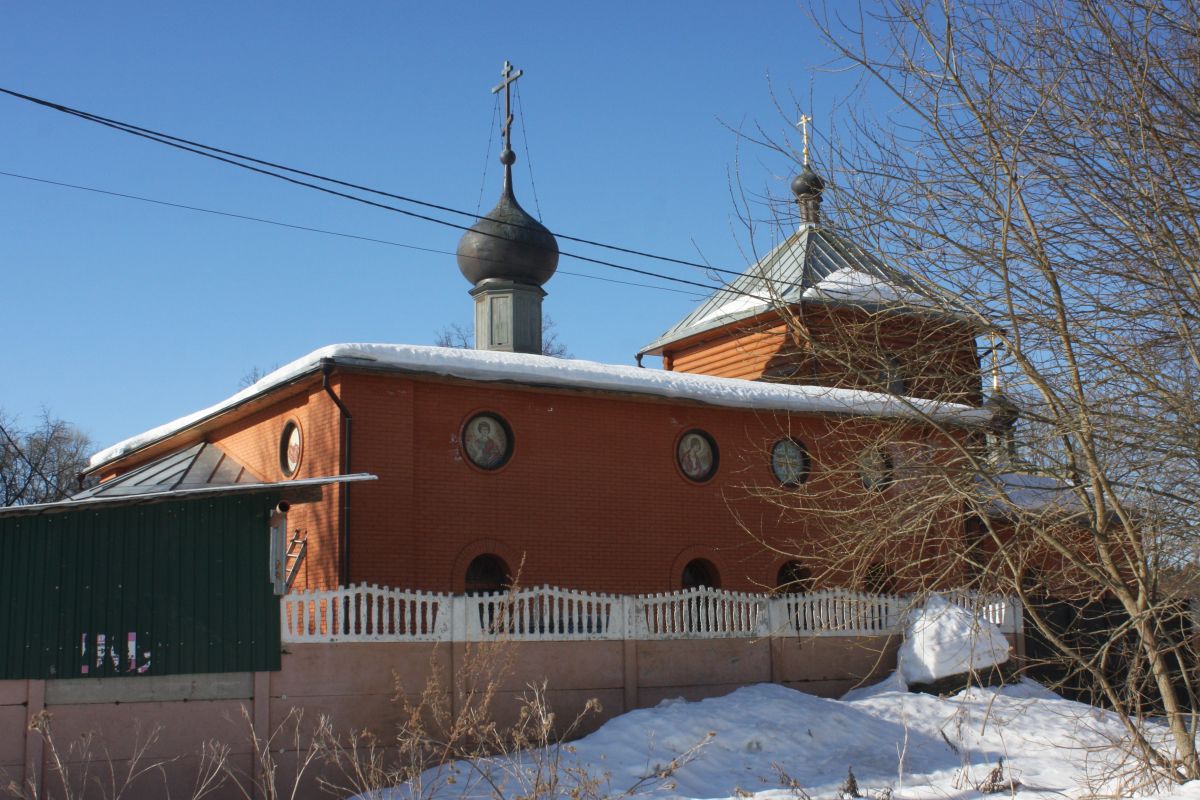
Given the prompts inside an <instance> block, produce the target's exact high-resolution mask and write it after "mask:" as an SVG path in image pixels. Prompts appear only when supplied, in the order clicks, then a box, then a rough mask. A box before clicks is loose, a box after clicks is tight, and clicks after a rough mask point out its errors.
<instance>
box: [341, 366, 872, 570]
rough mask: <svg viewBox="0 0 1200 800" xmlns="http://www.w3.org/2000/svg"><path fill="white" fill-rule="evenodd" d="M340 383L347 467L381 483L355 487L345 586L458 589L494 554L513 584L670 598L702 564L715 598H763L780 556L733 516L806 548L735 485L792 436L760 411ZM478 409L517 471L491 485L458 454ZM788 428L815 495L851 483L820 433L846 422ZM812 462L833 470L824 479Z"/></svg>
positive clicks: (355, 380)
mask: <svg viewBox="0 0 1200 800" xmlns="http://www.w3.org/2000/svg"><path fill="white" fill-rule="evenodd" d="M343 385H344V386H345V394H344V395H343V397H344V399H345V401H346V403H347V405H348V406H349V408H350V410H351V413H352V414H353V415H354V443H353V447H354V455H353V464H352V468H353V470H354V471H368V472H372V473H375V474H377V475H378V476H379V481H378V482H376V483H370V484H360V485H356V486H354V487H352V490H351V491H352V504H351V505H352V511H351V517H350V518H351V529H352V534H351V537H352V545H351V548H352V549H351V555H350V563H351V566H350V571H351V578H352V580H353V581H366V582H373V583H379V584H385V585H393V586H405V587H413V588H422V589H432V590H452V591H462V590H463V584H464V573H465V570H466V565H467V564H468V563H469V562H470V560H471V558H473V557H474V556H475V555H478V554H480V553H482V552H494V553H496V554H498V555H500V556H501V557H502V558H504V559H505V560H506V561H507V562H508V563H509V566H510V567H512V568H514V569H515V568H516V567H517V566H518V564H519V563H520V562H521V560H522V558H523V559H524V567H523V570H522V573H521V576H520V577H521V582H522V583H523V584H524V585H538V584H542V583H549V584H555V585H560V586H567V587H572V588H580V589H588V590H595V591H608V592H657V591H667V590H673V589H677V588H679V579H680V575H679V572H680V570H681V568H682V564H683V563H685V562H686V560H687V559H689V558H692V557H697V556H700V557H705V558H708V559H709V560H710V561H712V562H713V563H714V564H715V565H716V566H717V567H718V569H719V570H720V574H721V583H722V587H723V588H727V589H732V590H747V591H749V590H759V591H760V590H762V589H763V587H764V586H770V585H773V583H774V580H775V576H776V573H777V570H778V567H779V564H780V562H781V560H782V559H781V558H780V557H778V556H774V555H771V554H769V553H766V552H765V551H764V548H763V547H762V546H761V545H760V544H759V543H757V542H755V541H754V539H753V537H752V536H751V535H750V534H749V533H747V531H746V530H744V529H742V528H741V527H739V524H738V522H737V520H736V519H735V514H734V512H735V511H736V512H737V515H738V517H740V518H741V519H742V521H743V522H744V523H745V524H746V525H747V526H748V527H750V528H751V529H752V530H753V532H754V533H755V534H758V535H761V536H763V537H765V538H767V539H768V540H773V541H775V542H777V543H782V542H784V541H787V540H797V541H800V542H803V541H804V539H805V537H806V536H807V531H806V526H805V524H804V523H795V522H784V521H781V520H780V514H779V512H778V510H777V509H775V508H773V507H771V506H769V505H768V504H766V503H765V502H763V501H760V500H755V499H750V498H749V497H748V491H747V489H746V488H745V487H746V486H747V485H752V486H759V485H771V484H773V483H774V478H773V477H772V475H771V472H770V468H769V465H768V460H767V456H766V452H767V450H768V449H769V447H770V444H771V443H772V442H773V441H775V440H776V439H777V438H779V436H780V435H781V431H782V430H784V429H785V428H786V427H787V425H788V424H789V423H788V421H787V420H786V419H780V418H779V417H778V416H777V415H775V414H773V413H770V412H754V411H748V410H737V409H727V408H713V407H706V406H701V405H697V404H683V403H670V402H663V401H655V400H645V399H635V398H632V397H622V396H614V395H607V396H601V395H590V394H586V393H581V392H562V391H545V390H533V389H522V388H516V387H506V386H501V385H495V384H478V383H470V382H465V381H439V380H432V379H412V378H408V377H403V376H389V375H369V374H362V373H357V374H356V373H349V374H345V375H344V376H343ZM480 411H491V412H495V413H498V414H499V415H501V416H502V417H504V419H506V420H507V421H508V423H509V425H510V426H511V427H512V430H513V435H514V441H515V444H514V452H513V456H512V459H511V460H510V461H509V462H508V463H507V464H505V465H504V466H503V467H502V468H500V469H498V470H495V471H493V472H485V471H483V470H480V469H477V468H475V467H474V466H472V465H471V464H469V463H468V462H467V460H466V459H465V457H464V455H463V454H462V450H461V448H460V445H459V435H460V430H461V428H462V426H463V424H464V423H465V422H466V421H467V420H468V419H469V418H470V417H471V416H473V415H474V414H476V413H478V412H480ZM790 424H791V433H792V435H793V436H798V437H799V438H801V439H804V440H806V441H808V442H810V447H811V448H812V450H813V455H814V458H815V460H816V462H817V464H818V467H817V469H816V470H814V474H813V484H812V488H813V490H814V491H820V490H821V489H822V488H824V487H822V484H821V482H822V481H831V480H839V481H846V480H848V479H853V478H852V476H851V477H850V478H848V476H847V473H846V472H845V471H844V464H845V462H846V461H847V460H848V459H851V458H853V455H854V453H851V452H848V451H847V448H846V447H845V446H843V445H841V444H840V442H841V441H842V440H841V438H840V437H839V436H837V435H833V434H832V433H831V430H832V429H833V427H834V426H839V425H846V424H847V423H846V420H845V419H842V418H839V419H836V420H833V421H830V420H827V419H824V418H822V417H819V416H800V415H797V416H793V417H792V419H791V422H790ZM850 424H855V423H850ZM861 424H862V425H863V426H868V425H870V424H871V423H870V422H869V421H862V423H861ZM691 428H701V429H703V430H705V431H707V432H708V433H709V434H711V435H712V436H713V437H714V438H715V440H716V441H717V443H718V446H719V448H720V469H719V471H718V473H717V475H716V477H714V478H713V479H712V480H711V481H710V482H708V483H706V484H695V483H692V482H691V481H688V480H687V479H686V478H684V477H683V475H682V474H681V473H680V472H679V470H678V468H677V467H676V464H675V446H676V442H677V439H678V437H679V436H680V435H681V434H683V433H684V432H685V431H687V430H689V429H691ZM821 462H825V463H828V464H838V465H839V466H842V467H843V470H842V471H840V472H839V473H838V474H837V475H836V477H830V475H829V473H828V471H825V472H823V471H822V469H821V467H820V464H821ZM860 488H861V487H860Z"/></svg>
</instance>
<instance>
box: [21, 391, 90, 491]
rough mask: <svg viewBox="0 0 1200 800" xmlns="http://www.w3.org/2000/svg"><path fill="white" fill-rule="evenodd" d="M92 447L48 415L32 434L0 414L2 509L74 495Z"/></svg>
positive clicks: (75, 430)
mask: <svg viewBox="0 0 1200 800" xmlns="http://www.w3.org/2000/svg"><path fill="white" fill-rule="evenodd" d="M91 447H92V443H91V440H90V439H88V437H87V435H86V434H84V433H83V432H81V431H80V430H79V429H78V428H76V427H75V426H74V425H72V424H70V423H69V422H64V421H62V420H60V419H54V418H53V417H51V416H50V414H49V413H48V412H43V413H42V416H41V419H40V420H39V421H38V424H37V426H36V427H34V428H32V429H29V430H23V429H22V428H20V427H19V426H18V425H17V423H16V421H14V420H13V419H11V418H8V417H5V416H3V414H0V505H6V506H10V505H25V504H29V503H50V502H53V501H55V500H61V499H63V498H64V497H67V496H68V495H70V494H72V493H73V492H75V491H76V490H77V489H78V488H79V487H78V477H79V474H80V473H81V472H82V471H83V469H84V467H86V466H87V461H88V459H87V456H88V453H89V451H90V450H91Z"/></svg>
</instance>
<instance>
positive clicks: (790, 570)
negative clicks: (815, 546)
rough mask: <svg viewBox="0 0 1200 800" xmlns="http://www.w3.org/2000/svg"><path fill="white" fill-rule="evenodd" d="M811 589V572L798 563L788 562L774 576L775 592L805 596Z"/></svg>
mask: <svg viewBox="0 0 1200 800" xmlns="http://www.w3.org/2000/svg"><path fill="white" fill-rule="evenodd" d="M812 588H813V576H812V572H811V571H809V569H808V568H807V567H805V566H804V565H803V564H801V563H800V562H799V561H788V562H787V563H785V564H784V565H783V566H781V567H780V568H779V574H778V575H776V576H775V590H776V591H778V592H782V593H783V594H807V593H808V592H811V591H812Z"/></svg>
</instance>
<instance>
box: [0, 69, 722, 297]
mask: <svg viewBox="0 0 1200 800" xmlns="http://www.w3.org/2000/svg"><path fill="white" fill-rule="evenodd" d="M0 93H3V94H6V95H9V96H10V97H14V98H17V99H18V100H25V101H27V102H30V103H34V104H36V105H39V106H43V107H45V108H49V109H52V110H54V111H59V112H61V113H64V114H69V115H71V116H74V117H78V118H79V119H83V120H85V121H88V122H94V123H96V124H99V125H104V126H106V127H109V128H113V129H114V130H119V131H122V132H124V133H129V134H132V135H135V136H140V137H142V138H145V139H149V140H151V141H156V142H158V143H159V144H165V145H167V146H169V147H175V148H178V149H180V150H185V151H187V152H191V153H194V154H196V155H201V156H206V157H208V158H213V159H216V160H218V161H224V162H225V163H228V164H232V165H233V166H240V167H243V168H244V169H250V170H252V171H255V172H259V173H260V174H263V175H270V176H272V177H276V178H279V179H281V180H287V181H290V182H292V183H296V184H298V185H301V186H308V187H309V188H313V189H318V190H320V191H326V192H329V193H330V194H335V195H339V196H342V197H346V198H348V199H354V200H358V201H359V202H364V203H368V204H372V203H371V201H369V200H365V199H363V198H358V197H354V196H352V195H345V194H341V193H340V192H335V191H333V190H330V189H327V188H325V187H320V186H314V185H312V184H307V183H305V182H303V181H296V180H294V179H291V178H288V177H286V176H283V175H278V174H276V173H272V172H269V171H265V170H259V169H255V168H254V167H251V166H249V165H248V164H240V163H238V162H236V161H231V160H230V159H239V160H241V161H246V162H249V163H250V164H258V165H261V166H264V167H270V168H271V169H278V170H283V171H284V172H289V173H292V174H293V175H301V176H303V177H306V178H312V179H314V180H320V181H324V182H326V183H331V184H334V185H336V186H342V187H344V188H347V189H355V190H357V191H361V192H368V193H370V194H374V195H378V196H381V197H387V198H390V199H393V200H400V201H403V202H405V203H412V204H413V205H418V206H422V207H424V208H430V209H434V210H437V211H444V212H446V213H449V214H457V215H459V216H463V217H468V218H472V219H474V218H475V217H476V216H477V215H476V214H472V213H471V212H469V211H463V210H461V209H458V208H454V207H452V206H446V205H441V204H439V203H432V202H429V201H426V200H418V199H417V198H415V197H409V196H407V195H401V194H395V193H393V192H388V191H384V190H382V189H375V188H373V187H370V186H364V185H362V184H357V183H352V182H350V181H343V180H341V179H338V178H331V177H328V176H326V175H321V174H319V173H315V172H309V171H307V170H302V169H299V168H296V167H289V166H287V165H286V164H280V163H278V162H273V161H268V160H266V159H260V158H256V157H254V156H248V155H244V154H242V153H238V152H236V151H233V150H225V149H223V148H220V147H214V146H212V145H206V144H203V143H202V142H197V141H194V140H191V139H185V138H183V137H180V136H175V135H173V134H169V133H163V132H161V131H156V130H154V129H152V128H144V127H142V126H140V125H135V124H133V123H129V122H122V121H121V120H117V119H113V118H111V117H105V116H101V115H99V114H93V113H91V112H89V111H82V110H80V109H76V108H72V107H70V106H66V105H63V104H61V103H55V102H53V101H50V100H44V99H42V98H39V97H34V96H32V95H27V94H23V93H21V92H17V91H14V90H12V89H6V88H4V87H0ZM206 151H207V152H206ZM221 156H227V157H228V158H222V157H221ZM373 205H378V206H379V207H381V208H387V209H390V210H393V211H399V212H400V213H402V214H408V215H410V216H414V217H417V218H419V219H425V220H428V221H431V222H437V223H439V224H442V225H450V226H452V227H459V228H462V227H463V226H460V225H455V224H454V223H451V222H447V221H445V220H438V219H435V218H432V217H425V216H422V215H419V214H415V213H413V212H410V211H404V210H401V209H396V208H394V207H392V206H386V205H382V204H373ZM505 224H507V225H511V226H512V227H517V228H521V227H528V226H523V225H520V224H519V223H511V222H510V223H505ZM554 235H555V236H556V237H558V238H560V239H564V240H566V241H571V242H577V243H579V244H586V245H590V246H592V247H600V248H603V249H606V250H613V251H616V252H620V253H625V254H627V255H633V256H639V257H642V258H650V259H654V260H657V261H663V262H666V263H670V264H679V265H681V266H686V267H693V268H695V269H701V270H705V271H710V272H715V273H718V274H725V275H732V276H735V277H739V276H741V274H742V270H734V269H728V268H725V267H714V266H712V265H710V264H701V263H699V262H696V261H688V260H687V259H681V258H673V257H671V256H661V255H657V254H655V253H649V252H646V251H644V250H637V249H634V248H630V247H622V246H620V245H614V244H606V243H604V242H600V241H596V240H594V239H585V238H583V237H579V236H571V235H569V234H565V233H558V232H555V234H554ZM596 263H604V262H596Z"/></svg>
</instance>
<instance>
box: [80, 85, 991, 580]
mask: <svg viewBox="0 0 1200 800" xmlns="http://www.w3.org/2000/svg"><path fill="white" fill-rule="evenodd" d="M511 79H512V78H511V77H509V76H507V75H506V83H505V84H503V85H502V86H503V87H504V90H505V91H506V92H507V82H508V81H509V80H511ZM497 88H500V87H497ZM510 124H511V115H510V116H509V117H508V118H507V120H506V122H505V129H504V139H505V145H504V149H503V151H502V152H501V154H500V161H501V163H502V164H503V166H504V183H503V188H502V190H501V194H500V199H499V201H498V203H497V204H496V206H495V208H493V209H492V210H491V211H490V212H489V213H488V214H487V215H486V216H484V217H482V218H481V219H479V220H478V222H477V223H476V224H475V225H474V226H473V227H472V228H471V229H470V230H469V231H468V232H467V233H465V235H463V237H462V240H461V242H460V244H459V247H458V254H457V259H458V264H459V268H460V270H461V271H462V274H463V276H464V277H465V278H466V279H467V281H468V282H469V284H470V285H471V287H472V288H471V289H470V290H469V295H470V297H471V298H472V300H473V303H474V309H475V337H476V343H475V348H474V349H470V350H468V349H453V348H442V347H427V346H416V345H403V344H396V345H392V344H335V345H331V346H328V347H324V348H321V349H319V350H316V351H314V352H312V353H308V354H307V355H303V356H301V357H300V358H298V359H296V360H295V361H292V362H291V363H289V364H287V365H286V366H284V367H282V368H280V369H277V370H276V371H274V372H272V373H271V374H269V375H267V376H266V377H264V378H263V379H261V380H260V381H258V382H257V383H255V384H254V385H252V386H250V387H248V388H246V389H245V390H243V391H241V392H238V393H237V394H235V395H233V396H232V397H229V398H227V399H225V400H223V401H221V402H219V403H217V404H215V405H213V406H210V407H208V408H205V409H202V410H199V411H197V412H195V413H193V414H189V415H188V416H186V417H183V418H181V419H178V420H175V421H174V422H170V423H167V424H165V425H161V426H159V427H157V428H154V429H152V430H149V431H147V432H145V433H143V434H141V435H139V436H135V437H133V438H131V439H129V440H126V441H124V442H121V443H118V444H116V445H114V446H112V447H109V448H108V449H106V450H104V451H102V452H100V453H97V454H96V455H95V456H94V457H93V458H92V461H91V465H90V467H89V470H88V472H89V474H91V475H94V476H96V477H98V478H99V481H100V482H99V484H98V485H97V486H95V487H94V488H92V489H89V490H87V491H85V492H83V493H82V494H81V495H78V496H76V498H74V499H73V502H74V501H78V502H89V501H96V500H99V499H102V498H104V497H106V496H107V497H113V496H120V495H122V494H126V495H127V494H130V493H136V492H155V491H164V490H171V491H177V490H180V489H189V488H192V489H196V488H203V487H210V486H211V487H219V486H224V485H235V484H237V483H239V482H240V483H246V482H251V483H261V484H270V483H275V482H294V481H314V482H317V483H319V482H321V481H327V480H330V479H333V478H338V477H342V478H345V477H347V476H356V475H370V476H374V477H375V480H369V481H362V482H351V481H342V482H331V483H327V484H325V485H324V487H323V489H322V490H321V492H322V493H321V496H320V499H319V500H318V501H316V502H311V503H307V504H304V505H302V506H295V507H293V508H292V509H291V511H290V513H289V514H288V518H287V533H286V541H285V542H283V543H282V544H281V545H280V547H281V555H280V558H281V560H282V561H283V562H285V563H284V567H285V569H286V573H287V574H286V580H287V585H288V587H289V588H291V589H292V590H299V589H306V588H308V589H317V588H329V587H335V586H339V585H343V586H345V585H350V584H360V583H374V584H379V585H381V586H392V587H403V588H411V589H420V590H433V591H444V592H452V593H462V592H470V591H480V590H493V589H497V588H500V587H502V586H505V585H507V584H508V583H509V582H510V581H513V580H517V581H519V582H520V584H522V585H525V586H529V585H540V584H553V585H557V586H564V587H570V588H574V589H581V590H588V591H602V592H612V593H626V594H629V593H649V592H662V591H671V590H676V589H679V588H688V587H694V586H711V587H720V588H724V589H729V590H737V591H764V590H774V589H776V588H777V587H780V586H783V585H788V584H796V585H798V586H800V588H813V587H812V586H811V585H807V584H804V581H806V580H808V578H809V576H812V575H816V574H818V573H820V572H822V570H821V569H820V566H821V565H819V564H813V563H808V561H807V559H811V558H816V557H817V555H816V552H817V551H816V549H814V548H813V547H812V546H811V545H812V544H813V539H814V538H815V537H817V536H818V535H819V532H818V527H817V526H816V525H812V526H810V525H808V524H807V523H806V522H805V520H804V519H799V520H797V519H794V518H785V516H783V515H781V514H780V513H778V510H777V509H775V508H774V507H773V506H772V505H771V504H770V503H769V502H768V501H767V500H764V499H763V498H762V497H761V495H762V492H761V491H757V490H758V489H761V488H762V487H769V488H773V489H779V490H787V491H794V492H804V491H814V492H817V491H824V490H827V489H829V488H830V486H831V484H833V483H838V482H840V484H839V485H842V486H843V488H844V490H845V492H846V493H847V495H849V496H854V497H858V498H859V500H860V501H861V502H863V503H864V504H869V503H870V502H871V501H872V498H874V497H878V496H881V495H882V494H883V493H886V492H888V491H895V489H894V488H890V487H891V483H892V482H891V474H892V472H893V471H895V470H901V469H903V468H904V464H903V463H901V462H902V461H903V459H904V458H905V457H906V456H905V455H904V454H902V453H896V452H892V451H890V450H889V449H888V448H887V447H886V446H885V445H882V444H879V445H867V446H864V444H863V443H864V442H869V441H870V440H871V435H870V434H871V431H872V430H874V429H875V428H876V427H877V426H879V425H880V423H881V421H887V422H891V421H902V422H906V423H909V424H911V426H912V427H913V429H914V430H916V431H918V433H917V434H916V435H917V436H918V438H921V439H922V440H923V441H924V442H925V443H926V444H927V446H929V447H932V448H934V449H937V448H939V447H945V446H948V445H950V444H951V441H952V440H957V441H959V442H967V443H974V442H979V441H982V432H983V430H984V427H985V425H986V423H987V421H988V420H989V418H990V413H989V412H988V410H986V409H985V408H984V407H983V402H982V401H983V398H982V390H981V381H980V368H979V355H978V350H977V344H976V336H977V335H978V334H979V333H980V329H979V327H978V324H977V323H975V322H973V321H971V320H970V319H969V318H968V317H967V316H966V315H959V314H955V313H954V311H953V306H952V304H951V303H948V302H947V301H946V299H945V298H942V297H939V296H938V295H937V292H936V291H934V290H932V289H930V288H929V287H924V286H919V285H917V284H915V283H914V282H913V281H911V280H909V279H908V278H906V277H905V276H904V275H902V274H900V273H898V272H897V271H896V270H894V269H892V268H890V267H889V266H887V265H886V264H885V263H883V262H882V261H881V260H880V259H878V258H877V257H876V256H874V255H873V254H871V253H870V252H869V251H868V250H866V249H864V248H862V247H860V246H859V245H857V244H855V243H854V242H853V241H851V240H850V239H849V238H847V237H846V236H844V235H843V234H841V233H839V232H838V231H837V230H836V229H835V228H834V227H832V226H831V225H829V224H828V223H827V222H826V221H825V220H824V219H823V218H822V215H821V201H822V193H823V191H824V188H825V187H824V182H823V181H822V179H821V178H820V177H819V176H818V175H817V174H816V173H815V172H814V171H813V170H812V168H811V167H810V166H809V165H808V163H807V147H806V151H805V164H804V169H803V171H802V172H801V174H800V175H799V176H798V177H797V178H796V179H795V180H794V181H793V182H792V185H791V189H792V192H793V194H794V195H795V201H796V203H797V204H798V206H799V225H798V228H797V230H796V231H795V232H794V233H793V234H792V235H791V236H789V237H787V238H786V240H785V241H783V242H782V243H781V244H780V245H779V246H778V247H776V248H775V249H774V250H772V251H771V252H770V253H768V254H767V255H766V256H765V257H764V258H763V259H761V260H760V261H759V262H758V263H756V264H754V265H753V266H752V267H750V269H748V270H747V271H746V272H745V273H744V274H743V275H741V276H740V277H738V278H736V279H735V280H733V281H732V282H730V283H729V284H728V285H726V286H725V287H723V288H721V289H719V290H718V291H716V292H715V293H714V294H713V295H712V296H711V297H710V298H708V299H707V300H706V301H705V302H703V303H701V304H700V305H699V306H698V307H697V308H696V309H695V310H694V311H693V312H692V313H690V314H689V315H687V316H686V317H685V318H684V319H682V320H680V321H679V322H678V323H677V324H676V325H674V326H672V327H671V328H670V329H669V330H667V331H666V332H665V333H663V334H661V335H660V336H658V337H657V338H654V339H653V340H652V341H651V342H650V343H649V344H648V345H647V346H646V347H645V348H644V349H643V351H642V353H640V354H638V363H639V365H640V362H641V358H642V356H643V355H647V354H649V355H655V356H661V357H662V360H663V369H661V370H657V369H649V368H641V367H640V366H639V367H632V366H616V365H608V364H600V363H595V362H590V361H581V360H570V359H560V358H552V357H548V356H544V355H541V349H542V347H541V345H542V341H541V338H542V324H541V321H542V304H543V302H544V298H545V297H546V290H545V289H544V288H543V287H544V286H546V285H547V284H548V282H550V281H551V279H552V278H553V276H554V273H555V270H556V267H557V263H558V257H559V253H558V247H557V243H556V241H555V238H554V236H553V234H552V233H551V232H550V231H549V230H547V228H546V227H544V226H543V225H542V224H541V223H539V222H538V221H537V220H535V219H534V218H533V217H532V216H530V215H529V214H528V213H526V211H525V210H524V209H523V208H522V207H521V205H520V204H519V203H518V201H517V197H516V192H515V188H514V185H513V176H512V166H513V163H514V162H515V160H516V155H515V154H514V153H513V151H512V149H511V148H510V147H509V137H508V135H509V130H508V129H509V126H510ZM652 335H653V331H648V332H647V338H649V337H650V336H652ZM847 467H850V468H847ZM947 524H953V525H957V526H959V527H960V528H961V524H962V523H961V519H958V520H955V521H953V522H948V523H947ZM283 550H286V555H282V551H283ZM875 566H876V567H877V568H878V569H877V571H876V573H875V574H877V575H884V576H887V579H888V580H890V581H893V582H892V583H890V584H887V587H890V588H893V589H895V588H897V587H898V586H913V585H916V584H919V582H920V576H919V575H914V574H909V573H906V567H905V565H903V564H879V565H875ZM825 580H826V581H829V580H834V581H835V582H836V579H835V578H829V577H826V579H825ZM845 580H846V585H849V583H850V582H851V578H850V577H849V576H847V577H846V578H845ZM896 582H898V583H896ZM852 588H867V589H882V588H886V587H885V586H884V585H879V586H873V587H871V586H868V587H852Z"/></svg>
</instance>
